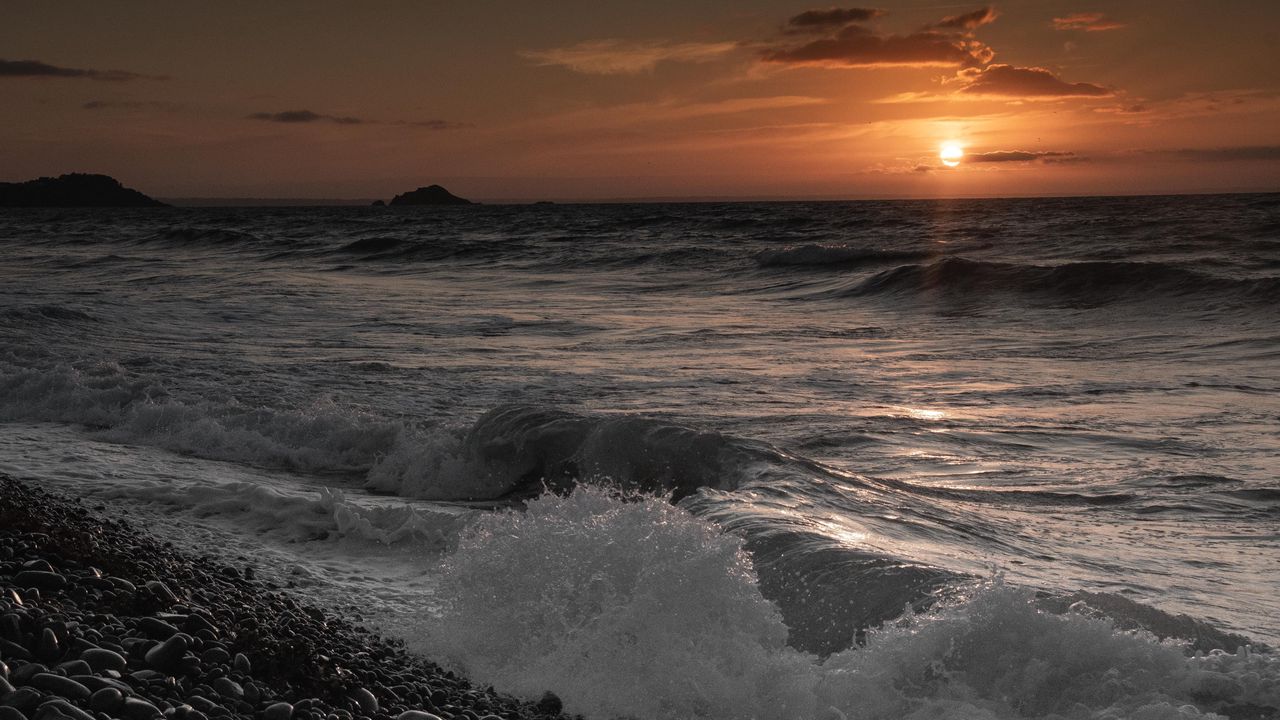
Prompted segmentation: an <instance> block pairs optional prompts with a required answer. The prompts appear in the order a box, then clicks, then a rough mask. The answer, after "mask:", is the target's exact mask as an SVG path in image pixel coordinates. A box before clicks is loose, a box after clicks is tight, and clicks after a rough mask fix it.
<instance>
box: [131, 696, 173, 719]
mask: <svg viewBox="0 0 1280 720" xmlns="http://www.w3.org/2000/svg"><path fill="white" fill-rule="evenodd" d="M120 714H121V715H122V716H124V717H126V718H128V719H129V720H151V718H154V717H159V716H161V715H163V714H164V713H162V712H160V709H159V708H157V707H156V706H155V705H152V704H151V703H149V702H147V701H146V700H143V699H142V698H136V697H131V698H125V700H124V704H123V705H122V706H121V708H120Z"/></svg>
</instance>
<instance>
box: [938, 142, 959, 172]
mask: <svg viewBox="0 0 1280 720" xmlns="http://www.w3.org/2000/svg"><path fill="white" fill-rule="evenodd" d="M938 157H939V158H941V159H942V164H943V165H946V166H947V167H955V166H957V165H959V164H960V159H961V158H963V157H964V148H963V147H961V146H960V143H958V142H953V141H948V142H944V143H942V148H941V149H940V150H939V152H938Z"/></svg>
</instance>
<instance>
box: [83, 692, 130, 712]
mask: <svg viewBox="0 0 1280 720" xmlns="http://www.w3.org/2000/svg"><path fill="white" fill-rule="evenodd" d="M122 705H124V693H122V692H120V691H119V690H117V689H115V688H111V687H105V688H102V689H101V690H99V691H98V692H96V693H94V694H93V695H92V696H90V697H89V707H91V708H93V709H94V710H96V711H98V712H104V713H106V714H108V715H110V714H112V713H114V712H115V711H117V710H119V709H120V707H121V706H122Z"/></svg>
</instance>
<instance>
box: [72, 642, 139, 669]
mask: <svg viewBox="0 0 1280 720" xmlns="http://www.w3.org/2000/svg"><path fill="white" fill-rule="evenodd" d="M80 659H81V660H83V661H85V662H86V663H89V667H91V668H93V670H94V671H95V672H102V671H103V670H117V671H121V672H123V671H124V669H125V668H126V667H128V665H129V663H128V662H127V661H126V660H125V659H124V656H123V655H121V654H120V653H117V652H112V651H111V650H107V649H105V648H90V649H88V650H85V651H84V652H82V653H80Z"/></svg>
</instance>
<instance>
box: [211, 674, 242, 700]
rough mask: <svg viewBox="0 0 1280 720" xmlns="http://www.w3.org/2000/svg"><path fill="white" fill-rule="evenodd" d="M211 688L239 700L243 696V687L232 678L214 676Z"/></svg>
mask: <svg viewBox="0 0 1280 720" xmlns="http://www.w3.org/2000/svg"><path fill="white" fill-rule="evenodd" d="M213 690H214V692H216V693H218V694H219V695H221V696H222V697H226V698H235V699H237V700H239V699H240V698H242V697H244V688H243V687H241V686H240V683H238V682H236V681H235V680H232V679H231V678H225V677H220V678H215V679H214V681H213Z"/></svg>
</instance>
